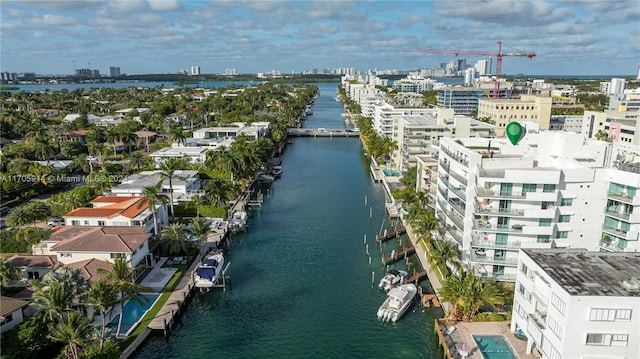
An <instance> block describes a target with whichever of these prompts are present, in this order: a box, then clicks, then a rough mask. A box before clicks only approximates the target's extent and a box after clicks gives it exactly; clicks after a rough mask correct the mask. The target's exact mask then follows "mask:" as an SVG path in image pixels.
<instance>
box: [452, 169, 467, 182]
mask: <svg viewBox="0 0 640 359" xmlns="http://www.w3.org/2000/svg"><path fill="white" fill-rule="evenodd" d="M447 172H449V174H450V175H451V177H453V178H455V179H456V180H458V182H460V183H462V184H464V185H467V178H466V177H464V176H461V175H459V174H457V173H456V172H454V171H447Z"/></svg>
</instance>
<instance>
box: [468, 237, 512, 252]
mask: <svg viewBox="0 0 640 359" xmlns="http://www.w3.org/2000/svg"><path fill="white" fill-rule="evenodd" d="M484 238H487V239H484ZM521 245H522V243H520V242H519V241H514V242H507V243H497V242H496V241H495V240H492V239H489V237H488V236H483V235H477V234H476V235H474V236H473V241H472V242H471V247H474V248H496V249H512V250H518V249H520V246H521Z"/></svg>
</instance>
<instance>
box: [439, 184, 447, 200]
mask: <svg viewBox="0 0 640 359" xmlns="http://www.w3.org/2000/svg"><path fill="white" fill-rule="evenodd" d="M438 192H440V195H442V198H444V199H449V194H448V193H447V190H446V188H444V186H440V185H438Z"/></svg>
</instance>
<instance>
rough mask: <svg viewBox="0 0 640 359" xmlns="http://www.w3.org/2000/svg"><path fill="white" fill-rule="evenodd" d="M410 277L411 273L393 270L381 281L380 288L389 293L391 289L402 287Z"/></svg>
mask: <svg viewBox="0 0 640 359" xmlns="http://www.w3.org/2000/svg"><path fill="white" fill-rule="evenodd" d="M408 275H409V273H407V272H405V271H403V270H397V269H391V270H389V271H388V272H387V274H385V276H384V277H382V279H380V283H379V284H378V288H380V289H382V290H384V291H385V292H388V291H389V290H390V289H391V288H393V287H397V286H398V285H401V284H402V283H403V280H404V279H405V278H406V277H407V276H408Z"/></svg>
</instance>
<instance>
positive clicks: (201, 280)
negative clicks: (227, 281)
mask: <svg viewBox="0 0 640 359" xmlns="http://www.w3.org/2000/svg"><path fill="white" fill-rule="evenodd" d="M223 266H224V256H223V255H222V252H220V251H218V252H214V253H213V254H209V255H207V256H206V257H205V258H204V259H203V260H202V261H201V262H200V264H198V266H197V267H196V270H195V271H194V272H195V273H194V274H195V286H196V287H198V288H211V287H213V285H214V284H215V283H216V282H217V281H218V278H220V273H221V272H222V269H223Z"/></svg>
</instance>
